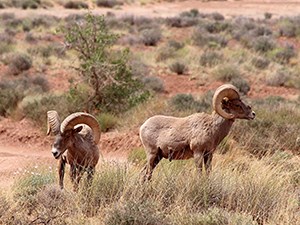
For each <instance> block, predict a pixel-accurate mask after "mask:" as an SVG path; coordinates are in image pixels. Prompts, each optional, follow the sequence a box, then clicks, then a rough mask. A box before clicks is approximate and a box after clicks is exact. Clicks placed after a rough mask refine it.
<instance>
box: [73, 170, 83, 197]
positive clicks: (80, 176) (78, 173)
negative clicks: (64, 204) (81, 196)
mask: <svg viewBox="0 0 300 225" xmlns="http://www.w3.org/2000/svg"><path fill="white" fill-rule="evenodd" d="M83 173H84V170H83V168H82V167H81V166H79V167H77V168H76V179H75V182H74V191H75V192H77V190H78V186H79V182H80V180H81V178H82V176H83Z"/></svg>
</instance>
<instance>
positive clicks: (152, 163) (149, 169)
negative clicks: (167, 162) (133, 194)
mask: <svg viewBox="0 0 300 225" xmlns="http://www.w3.org/2000/svg"><path fill="white" fill-rule="evenodd" d="M161 159H162V152H161V149H158V151H157V153H156V154H150V155H149V156H148V159H147V165H146V173H145V176H144V181H146V180H151V177H152V173H153V170H154V168H155V167H156V166H157V164H158V163H159V162H160V160H161Z"/></svg>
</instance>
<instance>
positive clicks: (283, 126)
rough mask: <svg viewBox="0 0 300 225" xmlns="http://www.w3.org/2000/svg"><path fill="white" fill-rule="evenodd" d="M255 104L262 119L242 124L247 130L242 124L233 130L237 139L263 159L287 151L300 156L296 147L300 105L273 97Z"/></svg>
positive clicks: (246, 148) (254, 106) (254, 107)
mask: <svg viewBox="0 0 300 225" xmlns="http://www.w3.org/2000/svg"><path fill="white" fill-rule="evenodd" d="M251 105H252V108H253V110H254V111H255V112H256V114H257V115H259V116H257V118H255V120H253V121H251V122H249V123H242V124H243V126H244V127H242V124H241V123H240V122H238V123H237V124H236V126H234V127H233V131H232V132H233V137H234V139H235V140H236V141H238V143H239V144H240V145H241V146H242V147H243V148H245V150H247V151H248V152H250V153H251V154H254V155H256V156H259V157H261V156H264V155H266V154H268V155H270V154H273V153H274V152H276V151H284V150H289V151H290V150H291V151H293V152H295V153H296V152H298V153H299V146H297V145H296V139H297V136H298V133H299V117H300V113H299V112H300V111H299V107H298V106H297V103H296V102H288V101H287V100H285V99H284V98H282V97H277V96H270V97H268V98H265V99H260V100H256V101H252V104H251ZM270 112H271V113H270ZM257 134H259V135H257Z"/></svg>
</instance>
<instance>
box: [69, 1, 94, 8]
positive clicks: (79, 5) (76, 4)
mask: <svg viewBox="0 0 300 225" xmlns="http://www.w3.org/2000/svg"><path fill="white" fill-rule="evenodd" d="M64 7H65V8H66V9H88V8H89V5H88V4H87V3H85V2H81V1H68V2H66V3H65V4H64Z"/></svg>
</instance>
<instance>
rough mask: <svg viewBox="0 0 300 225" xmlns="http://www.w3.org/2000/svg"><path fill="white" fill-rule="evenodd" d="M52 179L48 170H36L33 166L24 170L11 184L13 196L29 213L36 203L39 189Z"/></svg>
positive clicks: (51, 182)
mask: <svg viewBox="0 0 300 225" xmlns="http://www.w3.org/2000/svg"><path fill="white" fill-rule="evenodd" d="M54 181H55V179H54V173H49V171H40V170H39V171H37V170H36V169H35V168H33V169H28V170H25V171H24V172H23V174H21V175H20V179H16V182H15V183H14V184H13V198H14V199H15V201H16V202H17V203H18V205H20V206H21V207H24V209H25V210H27V211H28V212H29V214H30V213H31V212H32V211H33V210H34V209H35V207H36V206H37V204H38V201H37V194H38V193H39V191H41V190H42V189H43V188H45V187H46V185H48V184H53V183H54Z"/></svg>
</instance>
